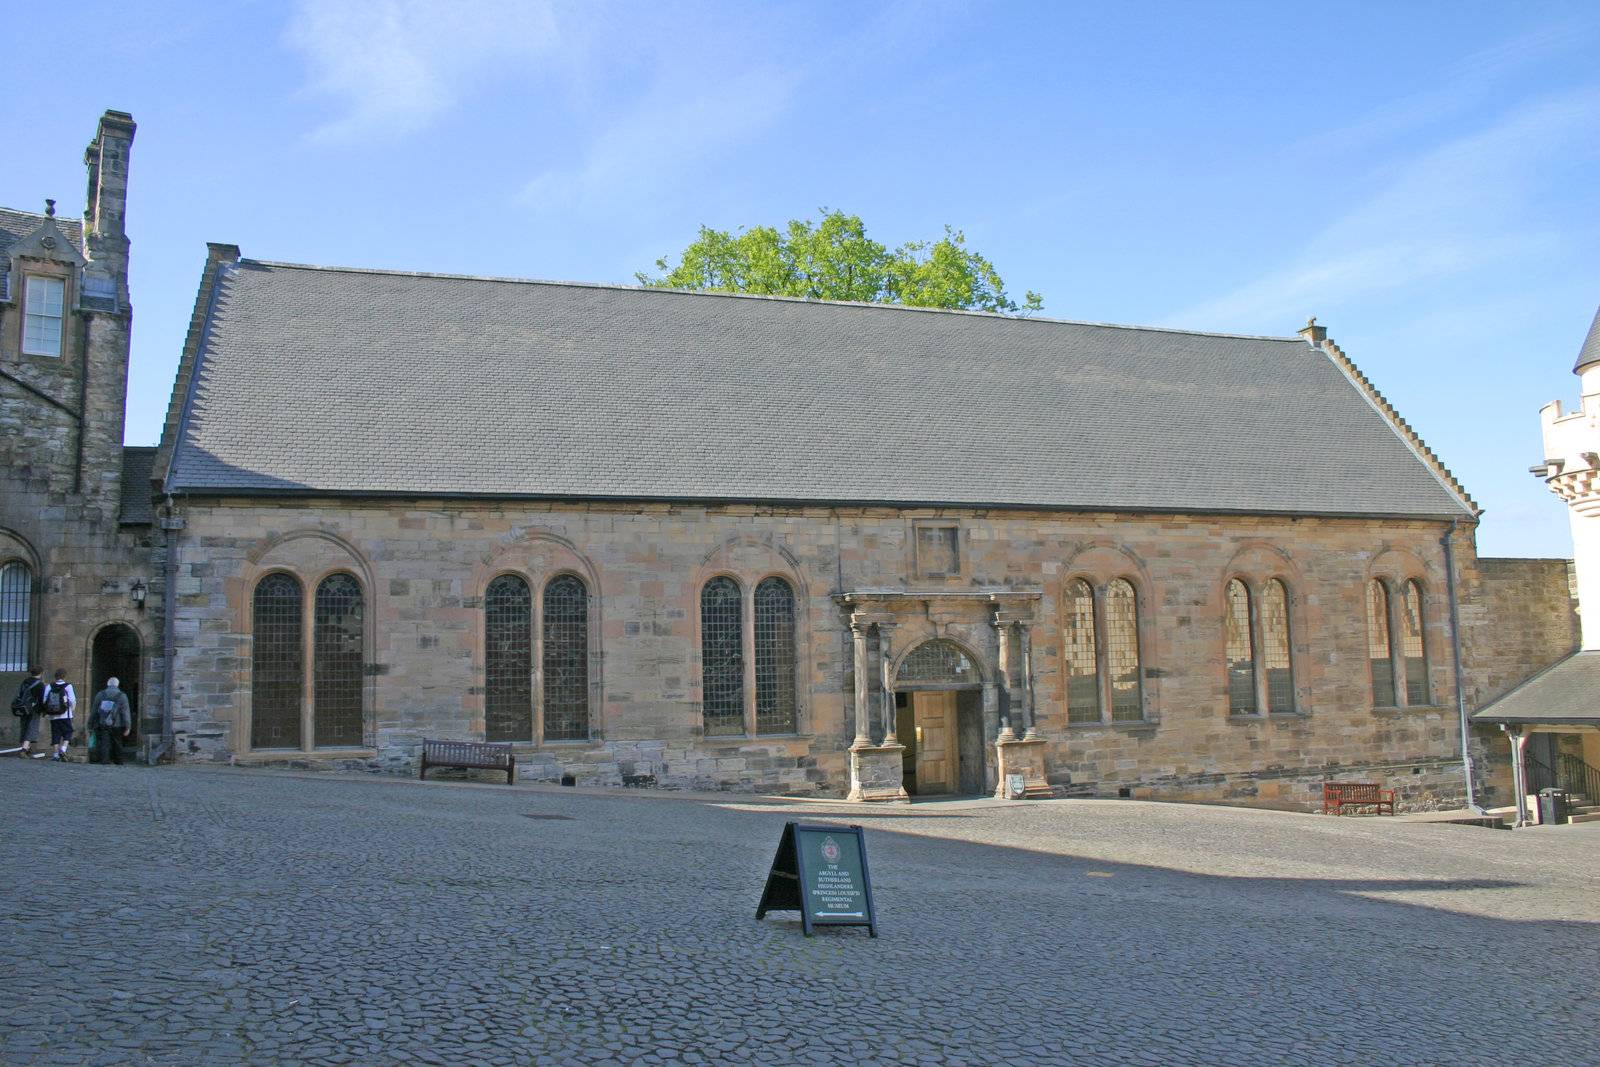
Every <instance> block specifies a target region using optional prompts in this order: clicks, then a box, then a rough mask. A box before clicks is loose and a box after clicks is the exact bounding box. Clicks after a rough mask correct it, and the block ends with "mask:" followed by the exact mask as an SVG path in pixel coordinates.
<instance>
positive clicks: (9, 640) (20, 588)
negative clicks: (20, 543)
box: [0, 560, 33, 671]
mask: <svg viewBox="0 0 1600 1067" xmlns="http://www.w3.org/2000/svg"><path fill="white" fill-rule="evenodd" d="M32 621H33V572H32V571H30V570H29V569H28V565H27V564H26V563H23V562H22V561H21V560H12V561H11V562H10V563H7V564H6V565H5V566H3V567H0V671H26V670H27V669H28V654H29V651H30V650H31V647H32V644H33V640H32V638H33V631H32V627H31V623H32Z"/></svg>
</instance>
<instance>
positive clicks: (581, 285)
mask: <svg viewBox="0 0 1600 1067" xmlns="http://www.w3.org/2000/svg"><path fill="white" fill-rule="evenodd" d="M239 263H240V265H246V264H255V265H256V266H261V267H277V268H282V269H286V270H313V271H324V272H327V273H330V274H380V275H386V276H389V277H399V278H429V279H439V280H444V281H466V282H500V283H507V284H512V285H545V286H556V287H565V288H571V289H610V290H616V291H620V292H629V293H662V294H665V295H669V296H698V297H722V298H725V299H733V300H770V301H773V302H774V303H785V304H808V305H821V306H824V307H850V308H872V309H876V310H884V311H916V312H923V313H927V314H935V315H970V316H972V317H975V318H983V319H1002V320H1005V321H1008V322H1041V323H1049V324H1051V325H1056V326H1092V327H1096V328H1099V329H1106V330H1136V331H1139V332H1141V333H1175V334H1183V335H1185V336H1189V337H1227V338H1232V339H1235V340H1244V341H1288V342H1292V343H1294V344H1301V343H1303V342H1302V341H1301V339H1300V338H1299V337H1294V336H1279V335H1276V334H1257V333H1226V332H1223V331H1219V330H1185V329H1181V328H1178V327H1174V326H1141V325H1138V324H1135V323H1121V322H1093V321H1090V320H1087V319H1062V318H1055V317H1053V316H1050V315H1026V316H1024V315H1006V314H1002V313H1000V312H998V311H971V310H967V309H965V308H930V307H914V306H912V305H910V304H888V303H875V302H873V301H870V300H815V299H812V298H810V297H803V296H776V295H769V294H766V293H730V292H727V291H724V290H720V289H678V288H672V287H668V286H657V285H626V284H623V283H621V282H579V281H568V280H562V279H555V278H517V277H512V276H509V275H494V274H451V273H445V272H439V271H421V270H397V269H389V268H384V267H340V266H324V265H321V264H316V263H286V262H283V261H281V260H273V259H253V258H249V257H244V258H241V259H240V260H239Z"/></svg>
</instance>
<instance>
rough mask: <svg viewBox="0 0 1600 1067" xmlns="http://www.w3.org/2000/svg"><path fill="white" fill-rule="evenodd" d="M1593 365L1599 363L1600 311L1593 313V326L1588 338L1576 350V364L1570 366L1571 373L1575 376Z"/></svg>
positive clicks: (1590, 328)
mask: <svg viewBox="0 0 1600 1067" xmlns="http://www.w3.org/2000/svg"><path fill="white" fill-rule="evenodd" d="M1595 363H1600V310H1596V311H1595V313H1594V324H1593V325H1591V326H1590V327H1589V336H1588V337H1587V338H1586V339H1585V340H1584V342H1583V347H1582V348H1581V349H1579V350H1578V362H1576V363H1574V364H1573V365H1572V373H1573V374H1577V373H1579V372H1580V371H1582V370H1583V368H1585V367H1588V366H1591V365H1592V364H1595Z"/></svg>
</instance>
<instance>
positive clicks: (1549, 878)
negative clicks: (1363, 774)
mask: <svg viewBox="0 0 1600 1067" xmlns="http://www.w3.org/2000/svg"><path fill="white" fill-rule="evenodd" d="M0 795H3V796H4V797H5V798H6V799H7V802H8V804H7V807H8V812H9V814H10V816H11V821H12V823H13V826H14V827H15V825H16V824H17V823H18V822H19V817H20V821H22V822H24V823H25V824H26V829H25V830H23V831H22V832H20V833H19V832H17V831H16V830H15V829H14V830H13V832H12V833H11V834H10V835H9V840H8V841H7V844H6V847H5V850H4V852H3V853H0V854H3V856H4V861H3V864H0V881H3V884H4V886H5V887H6V895H7V901H6V907H5V908H4V918H3V919H0V934H3V935H4V938H5V956H4V958H5V961H6V965H5V967H4V968H3V971H4V972H5V983H4V985H5V994H4V997H3V998H0V1062H3V1063H5V1064H8V1065H12V1064H15V1065H21V1064H33V1063H49V1064H54V1063H61V1064H74V1065H76V1064H99V1063H105V1064H142V1063H183V1064H189V1063H216V1064H236V1063H250V1064H257V1063H260V1064H269V1063H302V1062H315V1063H360V1064H390V1063H434V1064H445V1063H448V1064H461V1063H495V1064H498V1063H505V1064H511V1063H533V1062H536V1063H584V1064H603V1063H619V1064H620V1063H685V1064H715V1063H759V1064H787V1063H797V1064H819V1065H820V1064H835V1063H861V1064H943V1063H957V1064H1056V1063H1075V1064H1098V1063H1106V1064H1150V1065H1167V1064H1245V1063H1288V1062H1295V1063H1308V1064H1320V1063H1347V1062H1370V1063H1374V1064H1413V1063H1415V1064H1466V1063H1471V1064H1479V1063H1482V1064H1489V1063H1494V1064H1503V1063H1506V1062H1522V1063H1541V1064H1563V1065H1572V1064H1600V1041H1597V1039H1596V1037H1595V1033H1596V1030H1595V1025H1596V1023H1595V1020H1596V1018H1597V1017H1600V1002H1597V994H1596V987H1597V984H1600V981H1597V979H1600V824H1596V825H1591V826H1581V827H1567V828H1552V829H1534V830H1525V831H1518V832H1515V833H1506V832H1499V831H1493V830H1486V829H1478V828H1470V827H1461V826H1449V825H1436V824H1424V823H1408V822H1405V821H1402V820H1392V819H1381V820H1380V819H1372V818H1368V819H1331V818H1324V817H1321V816H1308V815H1290V814H1281V813H1268V812H1257V811H1245V810H1239V809H1228V808H1210V807H1191V806H1181V805H1160V804H1145V803H1139V802H1133V801H1120V802H1118V801H1101V802H1096V801H1081V802H1075V801H1065V802H1051V803H1044V804H1033V805H1002V804H993V803H987V804H985V803H978V804H966V805H927V806H921V805H919V806H917V807H914V808H911V809H906V808H900V809H896V810H892V811H890V810H884V809H867V810H864V809H862V808H859V807H854V806H851V807H845V806H839V805H828V804H819V803H812V804H808V805H780V804H768V803H763V802H760V801H754V800H749V799H740V798H726V797H724V798H677V797H672V796H671V795H663V794H635V793H620V794H605V795H596V794H590V793H584V792H578V791H574V790H559V791H558V790H539V789H522V788H517V789H508V788H506V787H504V786H493V785H469V784H451V783H438V784H433V783H429V784H427V785H417V784H413V783H403V782H399V781H392V780H384V779H378V778H367V779H360V780H353V779H350V778H344V777H340V776H334V775H315V774H310V775H291V774H285V773H275V772H260V771H255V772H246V771H232V770H224V769H200V768H179V769H159V770H150V769H145V768H136V767H123V768H112V767H89V766H84V765H81V764H79V765H68V766H60V765H53V764H48V763H46V762H43V761H37V762H36V761H26V762H25V761H22V760H4V761H0ZM797 814H805V815H807V816H808V817H814V816H822V817H825V818H831V819H835V820H838V821H841V822H843V821H859V822H861V823H862V824H864V825H866V826H867V827H868V832H867V842H868V848H869V853H870V856H871V861H872V870H873V875H874V881H875V891H876V899H877V904H878V909H879V913H880V917H881V928H882V936H881V937H879V938H878V939H877V940H872V939H869V938H868V937H867V935H866V932H865V931H864V930H840V929H835V930H831V931H828V930H825V931H823V932H822V933H821V934H819V936H817V937H814V938H811V939H807V938H805V937H803V936H802V935H801V933H800V930H799V926H798V923H797V922H794V921H789V920H787V919H783V918H779V919H774V918H771V917H769V918H768V919H767V920H766V921H764V922H756V921H755V920H754V918H753V915H754V911H755V906H756V902H757V900H758V898H759V895H760V890H761V886H762V883H763V879H764V877H765V873H766V869H767V865H768V863H769V862H770V860H771V856H772V852H773V849H774V846H775V845H776V842H777V839H778V834H779V831H780V829H781V827H782V823H783V820H784V818H785V817H790V818H793V817H795V816H796V815H797ZM43 831H48V832H47V833H45V832H43Z"/></svg>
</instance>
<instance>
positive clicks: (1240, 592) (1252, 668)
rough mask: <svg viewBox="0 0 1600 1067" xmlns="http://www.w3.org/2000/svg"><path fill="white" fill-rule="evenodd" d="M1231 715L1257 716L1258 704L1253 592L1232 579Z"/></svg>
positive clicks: (1230, 610) (1229, 640)
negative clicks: (1251, 601)
mask: <svg viewBox="0 0 1600 1067" xmlns="http://www.w3.org/2000/svg"><path fill="white" fill-rule="evenodd" d="M1227 601H1228V604H1227V607H1228V619H1227V626H1228V641H1227V646H1228V647H1227V653H1226V654H1227V659H1228V714H1229V715H1254V714H1255V713H1256V712H1257V711H1258V710H1259V705H1258V704H1257V702H1256V654H1255V643H1256V642H1255V638H1256V629H1255V619H1254V617H1253V616H1254V613H1253V612H1252V611H1251V605H1250V590H1249V588H1248V587H1246V586H1245V584H1244V583H1243V582H1242V581H1240V580H1239V579H1237V578H1230V579H1228V590H1227Z"/></svg>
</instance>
